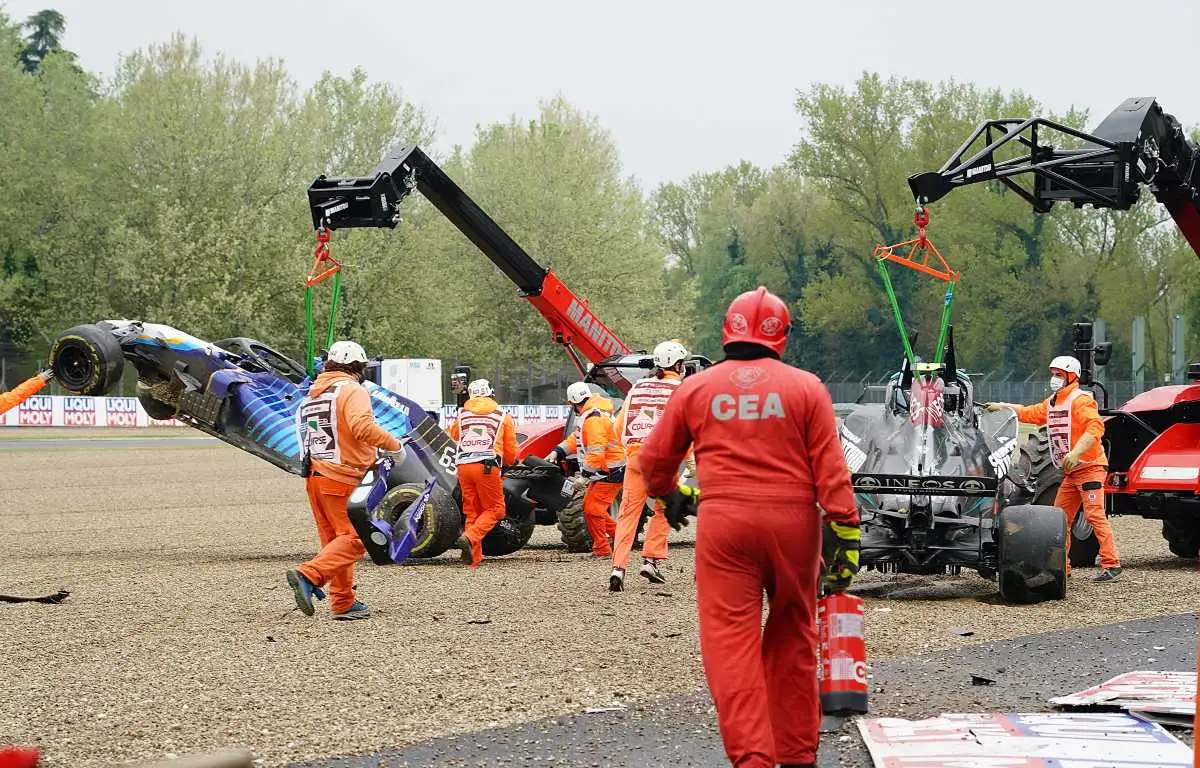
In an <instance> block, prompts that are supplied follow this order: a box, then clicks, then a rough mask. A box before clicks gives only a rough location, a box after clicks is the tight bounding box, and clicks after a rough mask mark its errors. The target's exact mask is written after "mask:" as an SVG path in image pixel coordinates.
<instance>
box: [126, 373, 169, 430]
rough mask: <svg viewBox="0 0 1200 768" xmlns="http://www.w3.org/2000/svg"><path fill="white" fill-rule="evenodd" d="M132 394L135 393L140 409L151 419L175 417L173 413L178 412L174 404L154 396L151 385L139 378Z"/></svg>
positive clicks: (160, 419) (161, 419)
mask: <svg viewBox="0 0 1200 768" xmlns="http://www.w3.org/2000/svg"><path fill="white" fill-rule="evenodd" d="M134 394H136V395H137V399H138V402H139V403H141V404H142V410H144V411H145V412H146V415H147V416H149V417H150V418H152V419H157V420H159V421H166V420H168V419H173V418H175V414H176V413H177V412H178V411H177V409H176V408H175V406H173V405H171V404H170V403H164V402H163V401H162V400H159V399H157V398H155V397H154V394H153V389H152V388H151V386H150V385H149V384H147V383H146V382H144V381H142V380H141V379H138V380H137V384H136V385H135V386H134Z"/></svg>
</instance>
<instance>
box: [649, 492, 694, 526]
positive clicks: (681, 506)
mask: <svg viewBox="0 0 1200 768" xmlns="http://www.w3.org/2000/svg"><path fill="white" fill-rule="evenodd" d="M657 501H659V502H661V503H662V505H663V517H665V518H667V524H668V525H670V526H671V527H672V528H674V529H675V530H677V531H681V530H683V526H685V525H687V524H688V521H687V518H688V516H689V515H695V514H696V509H697V507H698V506H699V503H700V489H699V488H693V487H691V486H689V485H680V486H679V487H678V488H677V489H675V490H674V491H671V493H670V494H668V495H667V496H659V497H658V498H657Z"/></svg>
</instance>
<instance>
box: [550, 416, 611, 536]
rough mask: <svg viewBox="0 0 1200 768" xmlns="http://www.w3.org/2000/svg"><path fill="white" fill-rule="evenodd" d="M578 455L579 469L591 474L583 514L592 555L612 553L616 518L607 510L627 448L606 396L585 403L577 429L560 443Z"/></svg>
mask: <svg viewBox="0 0 1200 768" xmlns="http://www.w3.org/2000/svg"><path fill="white" fill-rule="evenodd" d="M560 447H561V448H562V449H563V450H565V451H566V452H567V453H574V454H575V455H576V457H577V458H578V459H579V469H580V471H581V472H583V476H584V477H585V478H588V480H589V483H588V487H587V492H586V493H585V494H584V496H583V516H584V519H585V520H586V521H587V528H588V533H589V534H591V536H592V556H593V557H611V556H612V553H613V551H612V543H611V542H610V539H612V538H613V537H614V536H615V535H616V533H617V524H616V521H614V520H613V519H612V515H610V514H609V513H608V508H609V507H611V506H612V503H613V501H614V500H615V499H616V498H617V494H618V493H620V492H621V480H620V479H619V474H620V473H618V479H617V480H612V479H610V477H611V473H613V472H615V471H617V470H623V469H624V468H625V449H624V448H623V447H622V446H621V443H620V442H619V441H618V440H617V432H616V428H615V427H614V425H613V404H612V401H611V400H609V399H608V398H607V397H603V396H601V395H592V396H591V397H590V398H588V400H587V402H585V403H584V404H583V410H582V411H581V412H580V414H579V421H578V422H576V425H575V433H574V434H573V435H571V436H570V437H568V438H567V439H566V440H564V441H563V442H562V444H561V446H560Z"/></svg>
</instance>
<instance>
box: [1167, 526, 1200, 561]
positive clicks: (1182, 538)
mask: <svg viewBox="0 0 1200 768" xmlns="http://www.w3.org/2000/svg"><path fill="white" fill-rule="evenodd" d="M1162 535H1163V538H1164V539H1166V540H1167V547H1168V548H1169V549H1170V550H1171V554H1173V555H1175V556H1176V557H1187V558H1193V557H1196V556H1197V555H1200V521H1197V520H1194V519H1189V518H1181V517H1168V518H1164V519H1163V521H1162Z"/></svg>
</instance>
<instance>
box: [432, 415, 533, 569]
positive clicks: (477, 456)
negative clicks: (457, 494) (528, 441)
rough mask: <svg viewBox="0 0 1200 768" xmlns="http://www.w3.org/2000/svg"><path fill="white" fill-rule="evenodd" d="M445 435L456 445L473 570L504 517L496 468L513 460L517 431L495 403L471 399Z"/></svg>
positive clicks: (501, 494) (510, 417)
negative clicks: (487, 538)
mask: <svg viewBox="0 0 1200 768" xmlns="http://www.w3.org/2000/svg"><path fill="white" fill-rule="evenodd" d="M446 433H447V434H449V435H450V439H451V440H454V441H455V442H457V443H458V454H457V458H456V459H455V461H456V462H457V464H458V487H459V490H460V491H461V492H462V504H463V514H465V515H466V517H467V525H466V530H465V531H464V534H465V535H466V537H467V541H469V542H470V543H471V567H476V566H478V565H479V563H481V562H482V561H483V544H482V542H483V538H484V537H485V536H487V535H488V532H489V531H491V530H492V529H493V528H495V527H496V523H498V522H500V521H501V520H503V519H504V517H505V514H506V513H505V511H504V480H503V477H502V475H501V473H500V468H501V466H504V465H508V464H512V463H513V462H515V461H516V460H517V428H516V425H515V424H514V423H513V420H512V416H509V415H508V414H507V413H505V412H504V411H503V410H501V409H500V406H499V405H497V404H496V401H495V400H493V399H492V398H490V397H473V398H471V399H470V400H468V401H467V402H466V403H464V404H463V407H462V409H461V410H460V411H459V412H458V418H456V419H455V420H454V422H453V423H452V424H450V428H449V429H447V430H446ZM501 461H502V462H503V464H501V463H500V462H501Z"/></svg>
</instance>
